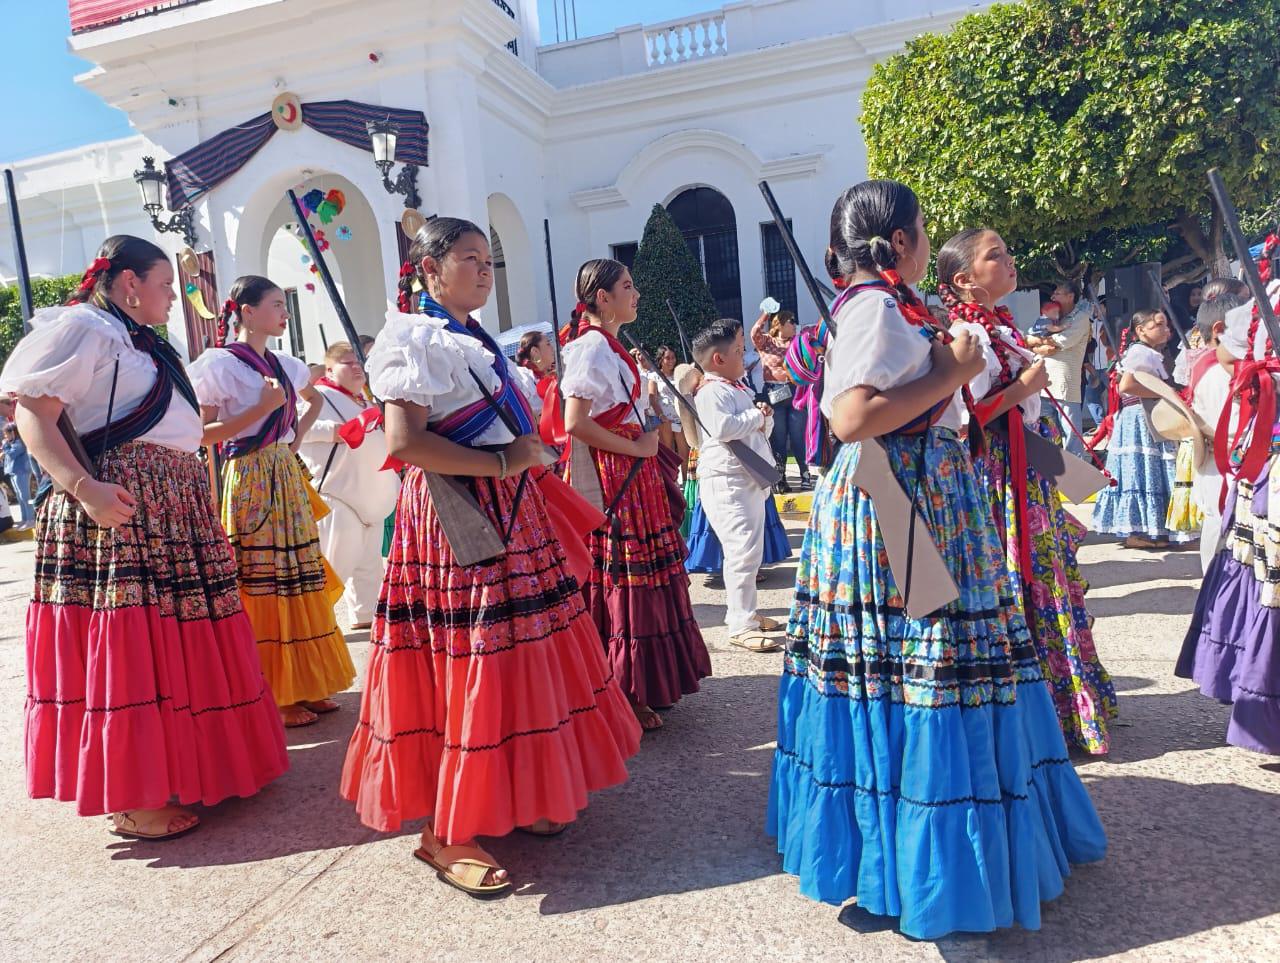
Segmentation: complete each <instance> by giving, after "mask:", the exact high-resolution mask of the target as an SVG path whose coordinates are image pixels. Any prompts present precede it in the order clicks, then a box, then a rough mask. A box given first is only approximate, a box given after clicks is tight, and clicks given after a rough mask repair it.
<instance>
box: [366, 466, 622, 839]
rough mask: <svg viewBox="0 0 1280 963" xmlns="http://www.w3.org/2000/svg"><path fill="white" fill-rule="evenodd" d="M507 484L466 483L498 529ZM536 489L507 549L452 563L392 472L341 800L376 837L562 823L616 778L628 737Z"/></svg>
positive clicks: (419, 488)
mask: <svg viewBox="0 0 1280 963" xmlns="http://www.w3.org/2000/svg"><path fill="white" fill-rule="evenodd" d="M516 485H517V479H515V478H508V479H503V480H497V479H483V478H482V479H477V480H476V482H475V485H474V488H475V491H476V495H477V498H478V500H479V502H480V506H481V508H482V509H483V510H484V511H485V512H486V513H487V514H489V516H490V517H491V518H493V519H494V520H495V521H496V523H497V524H498V526H499V528H500V530H501V529H503V528H505V527H506V524H507V520H508V518H509V517H510V512H511V507H512V500H513V498H514V495H515V491H516ZM562 515H563V513H562V512H552V511H549V509H548V502H547V499H546V496H544V493H543V486H542V485H540V484H530V485H528V486H527V487H526V489H525V493H524V496H523V501H522V502H521V505H520V509H519V512H518V516H517V518H516V522H515V525H514V527H513V530H512V533H511V537H510V539H509V540H508V542H507V551H506V554H504V555H501V556H499V557H497V558H495V559H492V560H489V561H486V562H481V563H479V564H477V565H472V566H469V567H463V566H461V565H459V564H457V562H456V561H455V560H454V558H453V553H452V551H451V550H450V548H449V544H448V542H447V541H446V540H445V538H444V534H443V532H442V531H441V529H440V523H439V521H438V520H437V517H436V513H435V507H434V505H433V503H432V501H431V497H430V495H429V493H428V491H427V485H426V481H425V478H424V476H423V473H422V471H421V470H420V469H417V468H411V469H409V471H408V472H407V474H406V475H405V479H404V485H403V487H402V488H401V492H400V502H399V505H398V507H397V510H396V527H395V534H394V536H393V538H392V543H391V554H390V556H389V558H388V560H387V572H386V577H385V579H384V580H383V584H382V594H381V597H380V599H379V601H378V607H377V611H376V614H375V616H374V623H373V634H372V651H371V654H370V657H369V668H368V670H367V673H366V681H365V687H364V695H363V698H362V699H361V704H360V719H359V722H358V723H357V725H356V730H355V733H354V734H353V735H352V737H351V744H350V746H349V747H348V749H347V760H346V765H345V766H344V768H343V772H342V787H341V792H342V795H343V796H344V797H345V798H346V799H349V800H351V801H352V802H354V803H355V805H356V811H357V813H358V814H359V816H360V820H361V821H362V822H363V823H364V824H365V825H367V826H371V827H372V828H374V829H378V830H383V831H388V830H395V829H398V828H399V827H400V825H401V823H403V822H406V821H409V820H415V819H422V818H424V817H425V818H427V819H429V820H431V822H432V828H433V831H434V832H435V834H436V835H437V836H438V837H439V838H441V839H443V840H444V841H446V842H448V843H460V842H465V841H467V840H469V839H471V838H472V837H474V836H502V835H505V834H507V833H509V832H511V830H512V829H514V828H515V827H517V826H526V825H529V824H531V823H535V822H537V821H538V820H540V819H549V820H552V821H554V822H570V821H572V820H573V819H574V818H575V817H576V816H577V814H578V812H579V811H580V810H581V809H583V808H584V807H585V806H586V804H587V794H588V793H589V792H592V791H595V790H598V789H604V788H606V787H608V786H612V785H616V784H618V783H621V782H623V781H624V780H625V779H626V778H627V769H626V760H627V759H628V758H630V757H631V756H633V755H634V754H635V752H636V750H637V749H638V748H639V745H640V729H639V726H638V724H637V723H636V719H635V715H634V713H632V711H631V709H630V707H629V706H628V705H627V701H626V699H625V697H624V696H623V695H622V692H621V690H620V689H619V688H618V684H617V682H616V681H615V680H614V677H613V674H612V672H611V671H610V667H609V664H608V663H607V662H606V660H605V658H604V651H603V648H602V646H601V644H600V636H599V634H598V633H597V632H596V629H595V626H594V625H593V624H592V621H591V619H590V617H589V616H588V615H587V612H586V608H585V606H584V604H583V598H582V593H581V591H580V588H579V584H578V581H577V580H576V579H575V578H574V577H573V575H572V574H571V572H570V570H569V568H568V567H567V562H566V556H565V552H564V550H563V548H562V546H561V539H562V538H563V534H562V532H560V531H558V530H557V528H556V527H555V526H554V524H553V521H552V518H553V517H557V516H562Z"/></svg>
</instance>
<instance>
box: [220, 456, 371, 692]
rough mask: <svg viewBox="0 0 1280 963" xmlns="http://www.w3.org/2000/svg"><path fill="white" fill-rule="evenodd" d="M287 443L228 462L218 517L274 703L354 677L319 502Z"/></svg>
mask: <svg viewBox="0 0 1280 963" xmlns="http://www.w3.org/2000/svg"><path fill="white" fill-rule="evenodd" d="M313 496H314V489H312V488H311V485H310V483H309V482H308V481H307V478H306V475H305V473H304V471H303V468H302V466H301V464H300V463H299V462H298V459H297V457H296V456H295V455H294V454H293V452H291V451H290V450H289V447H288V446H287V445H270V446H268V447H266V448H263V449H261V450H259V451H256V452H254V453H253V454H251V455H245V456H244V457H243V458H237V459H235V460H233V461H231V462H230V463H228V465H227V467H226V470H225V472H224V474H223V486H222V524H223V527H225V528H226V530H227V537H228V538H229V539H230V540H231V546H232V548H234V549H235V553H236V561H237V563H238V565H239V574H240V598H241V600H242V601H243V603H244V609H245V612H247V613H248V615H249V621H250V622H252V623H253V631H254V635H255V636H256V638H257V640H258V656H259V658H260V659H261V660H262V673H263V675H265V676H266V679H267V682H268V684H269V685H270V686H271V691H272V692H273V693H274V694H275V700H276V704H277V705H281V706H286V705H293V704H294V703H296V702H316V701H318V700H320V699H325V698H328V697H329V696H331V695H333V694H334V693H335V692H340V691H342V690H343V689H345V688H347V687H348V686H349V685H351V683H352V682H354V681H355V677H356V670H355V666H354V665H353V664H352V662H351V655H350V654H349V653H348V652H347V645H346V641H345V640H344V639H343V637H342V633H341V632H340V631H339V630H338V624H337V621H336V618H335V616H334V605H335V604H336V602H337V600H338V599H339V598H340V597H341V596H342V584H341V583H340V582H339V581H338V579H337V577H336V576H335V575H334V573H333V569H332V568H330V566H329V563H328V562H327V561H326V560H325V557H324V555H323V554H322V553H321V551H320V534H319V531H318V530H317V528H316V509H315V505H316V504H319V505H320V506H321V507H322V508H323V507H324V503H323V502H321V501H320V499H319V496H314V497H313Z"/></svg>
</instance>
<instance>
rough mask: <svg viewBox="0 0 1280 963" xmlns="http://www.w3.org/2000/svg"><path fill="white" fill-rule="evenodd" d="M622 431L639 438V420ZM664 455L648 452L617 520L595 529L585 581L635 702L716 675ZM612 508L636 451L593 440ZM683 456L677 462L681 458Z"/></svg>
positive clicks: (673, 698) (674, 695)
mask: <svg viewBox="0 0 1280 963" xmlns="http://www.w3.org/2000/svg"><path fill="white" fill-rule="evenodd" d="M615 432H616V433H617V434H620V435H623V436H624V437H628V438H634V437H636V436H637V435H638V434H639V429H638V428H637V427H636V426H635V425H622V426H620V427H619V428H617V429H615ZM663 451H664V449H662V448H659V457H655V458H646V459H645V461H644V464H643V466H642V467H641V469H640V472H639V474H638V475H636V476H635V478H634V479H633V480H632V482H631V484H630V486H628V488H627V490H626V493H625V494H624V495H623V496H622V501H621V502H620V503H619V504H618V506H617V508H616V509H615V515H616V520H615V523H614V524H605V525H603V526H601V527H600V528H598V529H596V530H595V531H594V532H592V533H591V536H590V538H589V540H588V546H589V547H590V549H591V555H592V560H593V563H594V567H593V569H592V572H591V577H590V579H588V581H587V584H586V586H585V588H584V591H585V594H586V598H587V609H588V610H589V611H590V612H591V616H592V618H594V619H595V623H596V627H597V628H598V629H599V631H600V636H601V638H603V639H604V640H605V647H606V649H607V651H608V653H609V662H610V664H611V665H612V666H613V672H614V675H616V676H617V678H618V682H619V684H621V686H622V691H623V692H625V693H626V694H627V696H628V698H630V699H631V701H632V702H633V703H635V704H636V705H649V706H670V705H675V703H676V702H678V701H679V700H680V697H681V696H683V695H687V694H689V693H691V692H697V691H698V680H700V679H703V678H705V677H707V676H709V675H711V657H710V656H709V655H708V654H707V646H706V643H704V642H703V641H702V631H701V630H700V629H699V628H698V622H697V619H696V618H694V614H693V605H692V604H691V603H690V601H689V575H688V573H687V572H686V571H685V568H684V559H685V544H684V539H683V538H682V537H681V536H680V528H679V526H680V520H681V518H682V517H683V515H684V506H683V505H679V506H678V508H679V511H678V512H677V511H676V510H675V508H676V507H677V506H674V505H673V497H676V496H673V494H672V491H673V488H674V487H675V486H673V485H672V484H669V483H668V478H667V477H664V474H663V468H664V467H666V465H665V464H664V463H663V462H662V461H661V460H660V459H661V453H662V452H663ZM591 453H592V455H593V456H594V457H595V462H596V467H597V468H598V469H599V471H600V487H601V489H602V490H603V492H604V504H605V507H606V508H607V507H608V506H609V505H611V504H613V500H614V497H615V496H616V494H617V492H618V491H619V489H621V488H622V486H623V484H624V482H625V480H626V477H627V473H628V472H629V471H630V470H631V465H632V463H633V459H632V458H629V457H628V456H626V455H616V454H614V453H612V452H607V451H600V450H599V449H595V448H593V449H592V450H591ZM677 464H678V463H677Z"/></svg>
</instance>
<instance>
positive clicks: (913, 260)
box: [898, 251, 920, 274]
mask: <svg viewBox="0 0 1280 963" xmlns="http://www.w3.org/2000/svg"><path fill="white" fill-rule="evenodd" d="M902 257H906V258H910V259H911V268H912V273H913V274H914V273H915V268H916V267H918V266H919V264H920V262H919V261H917V260H916V256H915V255H914V254H911V253H910V252H908V251H903V252H902ZM898 261H899V263H901V261H902V258H901V257H900V258H899V259H898ZM898 273H899V274H901V273H902V272H901V271H899V272H898Z"/></svg>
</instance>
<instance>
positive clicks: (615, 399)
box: [560, 331, 649, 427]
mask: <svg viewBox="0 0 1280 963" xmlns="http://www.w3.org/2000/svg"><path fill="white" fill-rule="evenodd" d="M563 356H564V376H563V377H562V378H561V379H560V390H561V392H563V394H564V396H565V397H566V398H585V399H587V400H588V401H590V402H591V411H590V415H591V417H593V418H594V417H596V416H597V415H600V414H603V413H604V412H606V411H608V410H609V409H610V408H612V407H614V406H615V405H620V404H626V405H627V412H626V414H625V415H624V416H623V418H622V423H623V424H630V425H635V424H639V425H641V426H642V427H643V423H642V422H640V421H638V420H637V418H636V410H638V411H639V412H640V417H641V418H643V417H644V415H645V414H646V413H647V412H648V410H649V391H648V387H649V382H648V381H647V380H646V379H645V376H644V375H641V376H640V379H641V381H640V397H639V398H637V399H636V403H635V410H633V409H632V407H631V404H630V402H631V391H632V389H633V388H634V386H635V383H636V379H635V376H633V375H632V374H631V368H630V367H629V366H628V365H627V363H626V362H625V361H623V360H622V358H620V357H619V356H618V355H617V354H615V353H614V350H613V348H611V347H609V342H608V341H606V340H605V338H604V335H603V334H601V333H600V332H599V331H587V332H586V333H585V334H582V335H579V336H578V337H577V338H575V339H574V340H572V341H570V342H569V343H568V344H566V345H565V346H564V351H563Z"/></svg>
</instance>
